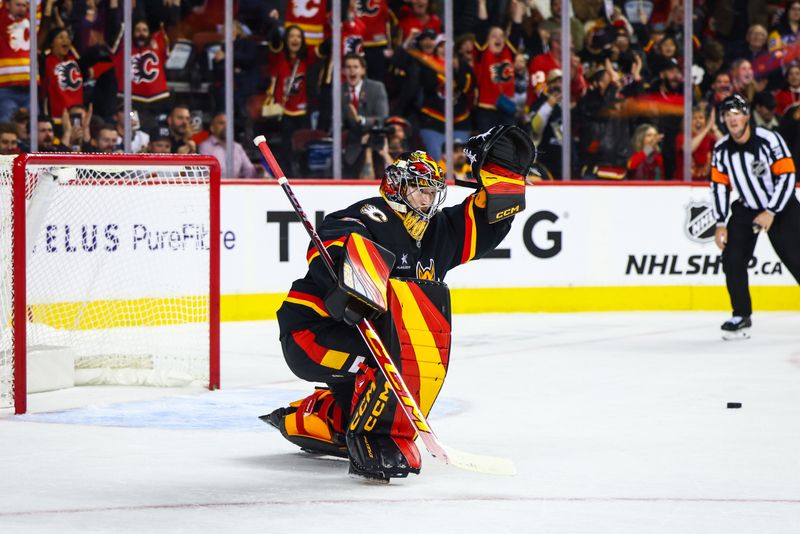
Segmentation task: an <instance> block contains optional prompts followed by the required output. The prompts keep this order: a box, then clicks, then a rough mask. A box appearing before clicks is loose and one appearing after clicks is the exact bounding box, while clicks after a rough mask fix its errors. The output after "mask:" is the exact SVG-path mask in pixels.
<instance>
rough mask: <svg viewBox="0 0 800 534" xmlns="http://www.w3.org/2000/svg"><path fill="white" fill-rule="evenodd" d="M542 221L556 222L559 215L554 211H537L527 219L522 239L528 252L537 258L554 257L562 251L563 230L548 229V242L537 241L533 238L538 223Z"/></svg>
mask: <svg viewBox="0 0 800 534" xmlns="http://www.w3.org/2000/svg"><path fill="white" fill-rule="evenodd" d="M541 222H548V223H551V224H553V223H556V222H558V215H556V214H555V213H553V212H552V211H537V212H536V213H534V214H533V215H531V216H530V217H528V220H527V221H525V226H524V227H523V229H522V240H523V241H524V243H525V248H526V249H528V252H530V253H531V254H533V255H534V256H536V257H537V258H542V259H546V258H552V257H553V256H556V255H557V254H558V253H559V252H561V235H562V234H561V232H560V231H558V230H548V232H547V234H546V235H547V242H546V243H543V244H542V245H540V244H538V243H536V241H534V239H533V232H534V229H535V228H536V225H537V224H539V223H541Z"/></svg>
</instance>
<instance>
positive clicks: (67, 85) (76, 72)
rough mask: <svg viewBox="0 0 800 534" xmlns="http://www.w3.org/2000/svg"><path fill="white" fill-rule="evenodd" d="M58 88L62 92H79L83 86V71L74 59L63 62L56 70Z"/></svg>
mask: <svg viewBox="0 0 800 534" xmlns="http://www.w3.org/2000/svg"><path fill="white" fill-rule="evenodd" d="M55 74H56V79H57V80H58V87H59V88H60V89H61V90H62V91H77V90H78V89H80V88H81V86H82V85H83V77H82V76H81V69H80V67H78V63H77V62H76V61H75V60H74V59H70V60H69V61H62V62H61V63H59V64H58V65H56V68H55Z"/></svg>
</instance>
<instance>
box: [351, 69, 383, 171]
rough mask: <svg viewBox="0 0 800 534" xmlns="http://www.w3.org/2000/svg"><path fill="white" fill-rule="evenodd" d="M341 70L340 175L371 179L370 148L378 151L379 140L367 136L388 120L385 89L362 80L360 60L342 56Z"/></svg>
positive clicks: (364, 74) (376, 82)
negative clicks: (343, 139) (342, 144)
mask: <svg viewBox="0 0 800 534" xmlns="http://www.w3.org/2000/svg"><path fill="white" fill-rule="evenodd" d="M343 69H344V78H345V84H344V85H343V86H342V108H343V110H342V120H343V123H344V131H345V132H346V136H347V140H346V144H345V149H344V162H343V163H344V174H345V175H346V176H349V177H356V178H374V172H373V169H372V153H373V150H372V148H371V146H370V145H376V143H377V145H376V146H375V148H376V149H380V148H381V146H382V144H383V138H382V137H381V136H376V135H375V134H372V135H371V134H370V130H371V129H373V128H381V127H383V121H384V120H385V119H386V117H388V116H389V99H388V98H387V96H386V88H385V87H384V85H383V83H381V82H378V81H375V80H369V79H366V75H367V62H366V60H365V59H364V57H363V56H360V55H358V54H347V55H345V56H344V62H343ZM371 138H372V139H371ZM382 161H383V160H381V162H382Z"/></svg>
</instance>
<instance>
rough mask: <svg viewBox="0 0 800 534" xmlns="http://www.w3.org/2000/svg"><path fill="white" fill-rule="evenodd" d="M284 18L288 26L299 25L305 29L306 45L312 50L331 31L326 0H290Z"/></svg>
mask: <svg viewBox="0 0 800 534" xmlns="http://www.w3.org/2000/svg"><path fill="white" fill-rule="evenodd" d="M284 20H285V21H286V22H285V23H284V25H285V26H286V27H289V26H299V27H300V29H302V30H303V32H304V33H305V34H306V45H307V46H308V47H309V49H311V50H312V52H313V50H314V49H315V48H317V47H318V46H319V45H320V44H321V43H322V41H324V40H325V35H326V34H328V33H330V30H329V28H328V10H327V2H326V0H289V1H288V2H287V4H286V17H285V18H284Z"/></svg>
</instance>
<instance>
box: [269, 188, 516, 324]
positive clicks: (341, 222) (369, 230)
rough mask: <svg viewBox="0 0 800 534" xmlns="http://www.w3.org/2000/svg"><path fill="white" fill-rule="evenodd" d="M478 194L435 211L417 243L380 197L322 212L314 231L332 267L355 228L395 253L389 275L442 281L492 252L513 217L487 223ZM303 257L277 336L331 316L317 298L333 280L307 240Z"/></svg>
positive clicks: (329, 286) (284, 304) (319, 298)
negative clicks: (305, 263) (303, 269)
mask: <svg viewBox="0 0 800 534" xmlns="http://www.w3.org/2000/svg"><path fill="white" fill-rule="evenodd" d="M482 196H483V194H482V193H475V194H472V195H470V196H469V197H467V198H466V199H465V200H464V202H462V203H461V204H459V205H457V206H451V207H448V208H444V209H442V210H440V211H439V212H438V213H437V214H436V215H434V216H433V218H432V219H431V221H430V224H429V226H428V228H427V229H426V230H425V233H424V235H423V236H422V239H421V240H420V241H419V242H417V240H415V239H414V238H412V237H411V236H410V235H409V233H408V231H406V228H405V226H404V225H403V220H402V219H401V218H400V216H399V215H398V214H397V213H395V212H394V211H393V210H392V208H390V207H389V205H388V204H387V203H386V201H385V200H384V199H383V198H382V197H374V198H369V199H366V200H362V201H360V202H357V203H355V204H353V205H351V206H349V207H348V208H345V209H343V210H340V211H336V212H334V213H331V214H329V215H327V216H326V217H325V219H324V221H323V222H322V224H321V225H320V227H319V228H318V229H317V231H318V233H319V236H320V238H321V239H322V242H323V243H324V244H325V248H326V249H327V250H328V252H329V253H330V255H331V257H332V258H333V261H334V264H336V265H338V259H339V256H340V254H341V250H342V246H343V245H344V242H345V240H346V239H347V236H348V235H349V234H351V233H353V232H355V233H358V234H361V235H363V236H364V237H366V238H368V239H371V240H373V241H375V242H377V243H378V244H380V245H381V246H383V247H385V248H387V249H389V250H390V251H392V252H394V253H395V254H396V257H397V260H396V261H395V265H394V268H393V269H392V272H391V274H390V276H391V277H394V278H420V279H423V280H434V281H443V280H444V277H445V275H446V274H447V272H448V271H449V270H450V269H452V268H454V267H456V266H458V265H461V264H463V263H467V262H468V261H471V260H475V259H479V258H481V257H483V256H484V255H486V254H487V253H488V252H490V251H492V250H493V249H494V248H495V247H497V246H498V245H499V244H500V242H501V241H502V240H503V238H504V237H505V236H506V234H508V232H509V230H510V229H511V222H512V220H513V218H509V219H506V220H503V221H501V222H498V223H495V224H491V225H490V224H489V223H488V222H487V217H486V210H485V207H483V206H479V205H478V204H480V201H478V202H476V199H478V198H480V197H482ZM307 259H308V265H309V269H308V272H307V273H306V275H305V277H303V278H301V279H299V280H296V281H295V282H294V283H293V284H292V287H291V290H290V291H289V294H288V296H287V297H286V300H284V302H283V305H282V306H281V308H280V309H279V310H278V322H279V324H280V332H281V337H283V336H285V335H286V334H288V333H289V332H291V331H293V330H297V329H302V328H309V327H311V326H312V325H313V324H315V323H319V321H320V320H321V319H322V320H324V319H328V320H332V319H330V316H329V314H328V311H327V310H326V309H325V305H324V302H323V301H324V298H325V295H326V294H327V292H328V290H329V289H330V288H331V287H332V286H333V280H332V279H331V276H330V274H329V273H328V270H327V268H326V267H325V264H324V261H323V260H322V258H320V255H319V252H318V251H317V250H316V248H315V247H314V245H313V244H311V245H310V246H309V249H308V254H307Z"/></svg>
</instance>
